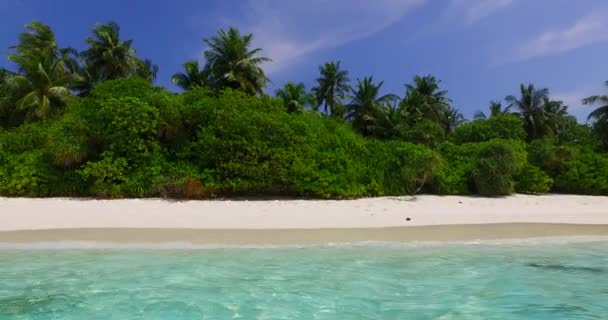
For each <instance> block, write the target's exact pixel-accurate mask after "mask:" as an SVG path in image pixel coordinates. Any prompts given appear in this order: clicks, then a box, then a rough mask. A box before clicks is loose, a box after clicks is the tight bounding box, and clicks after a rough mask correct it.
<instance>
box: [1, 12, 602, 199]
mask: <svg viewBox="0 0 608 320" xmlns="http://www.w3.org/2000/svg"><path fill="white" fill-rule="evenodd" d="M251 41H252V35H248V34H245V35H242V34H241V33H240V32H239V31H238V30H236V29H229V30H227V31H223V30H220V31H219V32H218V34H217V36H215V37H211V38H208V39H206V40H205V43H206V44H207V45H208V47H209V49H208V50H207V52H206V53H205V58H206V63H205V64H204V66H202V67H201V66H199V63H198V62H194V61H189V62H186V63H185V64H184V69H185V70H184V72H181V73H176V74H175V75H174V76H173V77H172V81H173V82H174V83H175V84H176V85H177V86H179V87H181V88H182V89H183V90H185V91H184V92H182V93H179V94H175V93H171V92H169V91H168V90H167V89H165V88H162V87H156V86H154V85H153V81H154V78H155V74H156V71H157V67H156V66H155V65H154V64H153V63H152V62H150V61H149V60H145V59H143V60H142V59H139V58H138V57H137V54H136V51H135V49H133V48H132V47H133V41H132V40H121V38H120V28H119V27H118V25H116V24H114V23H108V24H102V25H97V26H95V27H94V28H93V30H92V36H91V37H89V38H87V39H86V44H87V45H88V48H87V49H86V50H84V51H83V52H77V51H75V50H73V49H71V48H62V47H59V46H58V44H57V41H56V40H55V35H54V34H53V32H52V30H51V29H50V28H49V27H48V26H46V25H44V24H42V23H41V22H33V23H32V24H30V25H29V26H28V27H27V29H26V31H25V32H24V33H23V34H21V35H20V37H19V43H18V44H17V45H16V46H14V47H12V49H11V52H10V54H9V59H10V60H11V61H12V62H13V63H14V65H15V69H14V70H12V71H9V70H0V194H1V195H9V196H95V197H156V196H160V197H175V198H207V197H224V196H290V197H319V198H351V197H363V196H384V195H402V194H414V193H420V192H426V193H435V194H479V195H484V196H502V195H508V194H511V193H513V192H521V193H532V194H535V193H545V192H562V193H580V194H604V195H608V154H606V153H605V150H606V148H607V147H608V143H607V142H606V141H608V132H607V128H608V125H607V124H606V121H608V120H607V119H608V116H606V114H607V112H606V110H607V108H608V107H607V106H606V105H605V104H606V103H607V101H608V98H607V97H606V96H593V97H589V98H587V99H585V100H584V102H585V103H588V104H600V106H599V109H597V110H596V111H594V112H593V113H592V114H591V115H590V118H589V119H590V121H591V125H586V124H579V123H578V122H577V121H576V119H575V118H573V117H572V116H569V115H568V113H567V107H566V106H564V105H563V103H562V102H560V101H555V100H552V99H551V98H550V96H549V92H548V90H547V89H538V88H535V87H534V86H533V85H527V86H525V85H522V86H521V87H520V93H519V95H518V96H508V97H507V98H506V99H505V100H506V102H507V103H508V105H505V106H503V105H502V102H500V101H494V102H492V103H491V105H490V112H489V113H488V114H485V113H483V112H479V113H478V114H476V116H475V120H473V121H470V122H466V121H465V119H464V117H463V116H462V114H460V112H458V110H457V109H456V108H454V106H453V102H452V101H451V100H450V99H449V98H448V95H447V91H445V90H443V89H442V88H441V86H440V84H441V81H440V80H438V79H436V78H435V77H433V76H431V75H427V76H416V77H414V78H413V81H412V83H409V84H406V86H405V88H406V89H405V93H404V96H403V97H399V96H397V95H394V94H383V93H382V92H381V90H382V85H383V82H381V81H374V80H373V78H372V77H364V78H361V79H357V80H356V81H355V82H354V83H353V86H351V81H350V79H349V76H348V74H349V73H348V72H347V71H346V70H344V69H343V68H342V66H341V64H340V62H339V61H337V62H328V63H326V64H324V65H323V66H321V67H320V70H319V71H320V76H319V78H318V79H316V84H315V86H314V87H313V88H312V89H311V91H310V92H307V90H306V87H305V86H304V84H302V83H298V84H295V83H292V82H289V83H287V84H285V86H284V87H282V88H279V89H277V90H276V97H270V96H267V95H265V94H264V89H265V86H266V84H267V82H268V78H267V77H266V75H265V73H264V71H263V70H262V68H261V65H262V64H263V63H264V62H266V61H268V60H269V59H267V58H264V57H262V56H260V53H261V49H251V48H250V43H251Z"/></svg>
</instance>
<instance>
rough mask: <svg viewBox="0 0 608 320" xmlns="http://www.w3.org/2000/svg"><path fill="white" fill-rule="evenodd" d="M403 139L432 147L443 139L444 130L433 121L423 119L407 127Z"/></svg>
mask: <svg viewBox="0 0 608 320" xmlns="http://www.w3.org/2000/svg"><path fill="white" fill-rule="evenodd" d="M402 135H403V139H404V140H406V141H411V142H414V143H420V144H423V145H425V146H428V147H431V148H434V147H436V146H438V145H439V144H440V143H441V142H443V141H444V140H445V130H444V129H443V127H442V126H441V125H439V124H438V123H436V122H434V121H430V120H423V121H420V122H418V123H416V124H414V125H413V126H411V127H409V128H407V129H405V130H404V132H403V134H402Z"/></svg>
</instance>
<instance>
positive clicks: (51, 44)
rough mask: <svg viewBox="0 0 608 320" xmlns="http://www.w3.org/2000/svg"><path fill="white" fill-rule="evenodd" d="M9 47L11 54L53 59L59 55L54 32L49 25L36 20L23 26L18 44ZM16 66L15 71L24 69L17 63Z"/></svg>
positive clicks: (57, 58) (56, 58)
mask: <svg viewBox="0 0 608 320" xmlns="http://www.w3.org/2000/svg"><path fill="white" fill-rule="evenodd" d="M11 49H13V50H14V53H13V54H11V55H12V56H47V57H50V58H51V59H53V60H59V59H60V56H61V52H60V51H61V50H60V49H59V46H58V44H57V39H56V38H55V33H54V32H53V30H52V29H51V27H49V26H48V25H45V24H44V23H42V22H40V21H38V20H34V21H32V22H30V23H29V24H28V25H26V26H25V31H24V32H22V33H21V34H19V44H18V45H16V46H13V47H11ZM11 55H9V59H10V56H11ZM17 68H18V70H17V72H22V71H25V70H23V69H21V68H22V66H21V65H19V64H18V65H17Z"/></svg>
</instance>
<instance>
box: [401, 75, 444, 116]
mask: <svg viewBox="0 0 608 320" xmlns="http://www.w3.org/2000/svg"><path fill="white" fill-rule="evenodd" d="M440 84H441V80H437V79H436V78H435V77H434V76H432V75H427V76H424V77H420V76H415V77H414V84H406V85H405V88H406V93H405V97H404V98H403V100H402V106H403V108H405V109H407V110H408V112H409V113H410V114H412V115H418V118H419V119H428V120H431V121H434V122H436V123H439V124H441V123H444V122H445V117H446V115H447V110H448V109H449V106H450V103H451V102H452V100H450V99H449V98H448V97H447V96H446V95H447V91H445V90H440V86H439V85H440Z"/></svg>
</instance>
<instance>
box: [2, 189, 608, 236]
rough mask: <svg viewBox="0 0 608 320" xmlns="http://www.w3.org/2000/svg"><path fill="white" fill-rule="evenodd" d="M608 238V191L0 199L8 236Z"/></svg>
mask: <svg viewBox="0 0 608 320" xmlns="http://www.w3.org/2000/svg"><path fill="white" fill-rule="evenodd" d="M556 236H558V237H563V236H608V197H589V196H564V195H547V196H524V195H516V196H512V197H507V198H499V199H488V198H475V197H453V196H449V197H439V196H417V197H394V198H372V199H359V200H347V201H322V200H256V201H251V200H250V201H246V200H238V201H183V202H175V201H166V200H157V199H146V200H139V199H137V200H77V199H62V198H52V199H25V198H0V242H4V243H7V242H8V243H14V242H44V241H96V242H112V243H161V242H163V243H165V242H190V243H199V244H230V245H240V244H319V243H327V242H353V241H468V240H494V239H515V238H530V237H556Z"/></svg>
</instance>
